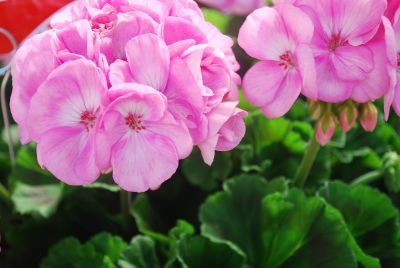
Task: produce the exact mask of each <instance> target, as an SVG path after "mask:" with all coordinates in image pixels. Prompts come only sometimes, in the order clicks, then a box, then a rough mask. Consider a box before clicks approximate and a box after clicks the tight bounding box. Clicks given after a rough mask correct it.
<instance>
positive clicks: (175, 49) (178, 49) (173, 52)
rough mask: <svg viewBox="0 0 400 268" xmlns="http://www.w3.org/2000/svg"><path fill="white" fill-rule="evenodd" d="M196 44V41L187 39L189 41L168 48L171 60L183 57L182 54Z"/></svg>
mask: <svg viewBox="0 0 400 268" xmlns="http://www.w3.org/2000/svg"><path fill="white" fill-rule="evenodd" d="M195 44H196V41H195V40H193V39H187V40H182V41H179V42H176V43H173V44H171V45H169V46H168V50H169V54H170V57H171V59H172V58H175V57H179V56H180V55H182V53H183V52H184V51H185V50H187V49H188V48H190V47H191V46H194V45H195Z"/></svg>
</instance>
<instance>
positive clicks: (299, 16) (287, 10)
mask: <svg viewBox="0 0 400 268" xmlns="http://www.w3.org/2000/svg"><path fill="white" fill-rule="evenodd" d="M276 9H277V10H278V12H279V13H280V15H281V16H282V20H283V22H284V23H285V26H286V30H287V32H288V35H289V36H290V38H292V39H293V40H294V41H295V42H296V43H309V42H310V41H311V39H312V38H313V34H314V25H313V22H312V20H311V19H310V17H309V16H308V15H307V14H306V13H304V12H303V11H302V10H301V9H300V8H297V7H295V6H293V5H291V4H281V5H278V6H277V7H276ZM299 25H301V29H300V28H299Z"/></svg>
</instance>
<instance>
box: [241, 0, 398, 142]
mask: <svg viewBox="0 0 400 268" xmlns="http://www.w3.org/2000/svg"><path fill="white" fill-rule="evenodd" d="M398 9H399V1H397V0H396V1H394V0H393V1H389V4H388V2H387V1H386V0H364V1H359V0H275V6H274V7H264V8H261V9H258V10H255V11H254V12H253V13H252V14H250V15H249V16H248V17H247V19H246V21H245V23H244V24H243V26H242V28H241V30H240V34H239V38H238V40H239V44H240V46H241V47H242V48H243V49H244V50H245V51H246V52H247V53H248V54H249V55H250V56H252V57H254V58H256V59H258V60H260V62H258V63H257V64H256V65H255V66H253V67H252V68H251V69H250V70H249V72H248V73H247V74H246V76H245V77H244V79H243V87H244V92H245V95H246V97H247V98H248V99H249V100H250V101H251V102H252V103H253V104H254V105H256V106H258V107H260V108H261V109H262V111H263V112H264V114H265V115H266V116H267V117H269V118H274V117H279V116H282V115H284V114H286V113H287V112H288V111H289V109H290V108H291V106H292V105H293V104H294V102H295V101H296V99H297V98H298V97H299V96H300V95H303V96H305V97H307V98H308V99H310V100H313V101H319V102H323V103H333V104H340V103H344V104H346V102H347V103H349V105H347V104H346V105H347V106H338V107H339V108H340V107H343V108H340V109H342V110H343V112H344V113H343V114H342V115H340V116H341V118H340V123H341V125H342V128H343V130H345V131H348V130H349V129H351V128H352V126H353V124H354V122H355V121H356V119H357V111H356V110H354V106H353V103H356V104H360V103H370V102H373V101H375V100H377V99H379V98H381V97H385V113H386V117H388V115H389V111H390V107H391V106H393V107H394V110H395V111H396V112H397V113H398V114H399V115H400V83H399V82H398V81H400V80H399V78H400V77H399V75H398V74H399V72H398V70H399V62H400V61H399V57H398V55H399V52H400V43H399V41H398V40H399V38H400V35H399V34H400V28H399V25H400V24H399V22H398V20H399V16H400V13H399V10H398ZM327 107H328V108H329V107H330V106H327ZM360 107H361V108H360ZM360 107H359V111H360V113H361V114H360V117H361V123H362V126H363V127H364V129H365V130H367V131H371V130H373V129H374V128H375V125H376V118H377V116H376V109H375V107H374V106H373V105H370V104H369V105H364V106H363V105H362V106H360ZM329 109H330V108H329ZM328 112H330V111H328ZM348 114H350V115H351V116H349V117H351V121H352V124H350V123H349V122H348V121H349V120H347V118H346V117H347V115H348ZM322 121H324V122H321V124H319V125H317V131H318V130H320V132H319V133H317V138H319V141H320V143H322V144H326V143H327V142H328V141H329V140H330V138H331V137H332V135H333V132H334V127H335V125H336V124H337V123H336V122H335V121H336V118H333V117H331V118H328V117H326V118H324V120H322ZM337 121H339V120H337ZM318 126H322V129H323V130H321V129H319V128H318Z"/></svg>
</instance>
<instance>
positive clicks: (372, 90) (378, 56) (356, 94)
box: [352, 36, 396, 103]
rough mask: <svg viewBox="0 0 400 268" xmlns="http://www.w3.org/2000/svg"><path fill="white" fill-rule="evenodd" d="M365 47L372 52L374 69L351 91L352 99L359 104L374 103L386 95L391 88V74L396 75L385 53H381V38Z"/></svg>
mask: <svg viewBox="0 0 400 268" xmlns="http://www.w3.org/2000/svg"><path fill="white" fill-rule="evenodd" d="M367 46H368V47H369V48H370V50H371V51H373V60H374V69H373V70H372V71H371V72H370V73H369V74H368V76H367V77H366V78H365V79H364V80H362V81H360V83H358V84H357V85H356V86H355V87H354V89H353V96H352V99H353V100H355V101H357V102H360V103H363V102H368V101H371V100H372V101H375V100H377V99H379V98H381V97H383V96H384V95H386V94H387V93H388V92H389V90H390V88H391V73H393V74H392V75H395V73H396V69H395V67H393V66H392V65H391V64H390V62H389V60H388V57H387V55H386V53H382V52H383V51H386V46H385V41H384V40H383V36H382V39H380V40H376V41H373V42H370V44H369V45H367Z"/></svg>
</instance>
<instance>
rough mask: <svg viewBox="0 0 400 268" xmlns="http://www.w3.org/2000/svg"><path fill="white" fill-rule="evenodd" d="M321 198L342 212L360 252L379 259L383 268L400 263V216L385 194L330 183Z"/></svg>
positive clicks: (366, 187)
mask: <svg viewBox="0 0 400 268" xmlns="http://www.w3.org/2000/svg"><path fill="white" fill-rule="evenodd" d="M319 194H320V195H321V196H323V197H324V198H325V199H326V200H327V202H328V203H330V204H331V205H332V206H334V207H335V208H337V209H338V210H339V211H340V212H341V214H342V215H343V217H344V219H345V221H346V223H347V226H348V227H349V230H350V232H351V233H352V235H353V236H354V238H355V240H356V241H354V243H356V244H357V246H358V245H359V247H360V250H361V249H362V251H365V252H366V253H367V254H369V255H371V256H374V257H379V258H380V259H381V260H382V265H383V267H387V266H386V265H385V263H386V262H397V263H400V228H399V223H398V221H399V220H398V218H399V214H398V211H397V209H396V208H395V207H394V206H393V204H392V202H391V200H390V199H389V198H388V197H387V196H386V195H385V194H383V193H381V192H379V191H378V190H376V189H374V188H371V187H368V186H364V185H356V186H349V185H346V184H344V183H342V182H339V181H335V182H330V183H329V184H327V185H326V186H325V187H323V188H322V189H321V190H320V192H319ZM358 257H363V256H362V254H361V255H359V256H358ZM362 259H364V258H361V259H359V261H360V262H361V261H362ZM364 266H365V265H364ZM371 267H373V266H371Z"/></svg>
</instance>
